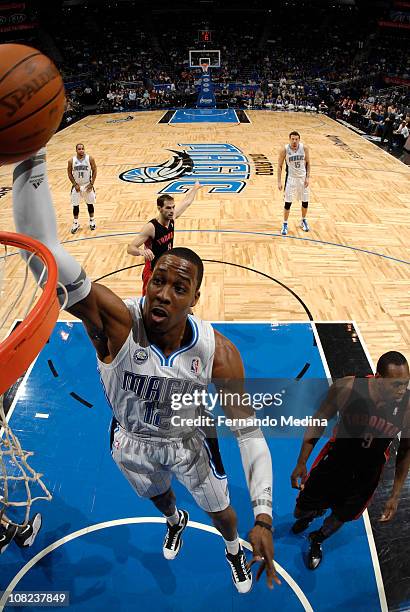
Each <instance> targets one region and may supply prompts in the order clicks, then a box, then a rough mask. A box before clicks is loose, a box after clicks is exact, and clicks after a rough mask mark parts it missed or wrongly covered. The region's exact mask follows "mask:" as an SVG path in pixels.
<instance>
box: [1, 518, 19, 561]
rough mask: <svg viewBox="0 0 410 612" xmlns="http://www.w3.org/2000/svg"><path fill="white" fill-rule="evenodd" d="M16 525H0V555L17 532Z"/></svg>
mask: <svg viewBox="0 0 410 612" xmlns="http://www.w3.org/2000/svg"><path fill="white" fill-rule="evenodd" d="M17 529H18V527H17V525H11V524H10V523H9V524H8V525H0V555H2V554H3V553H4V552H5V550H6V548H7V546H8V545H9V544H10V542H11V541H12V539H13V538H14V536H15V535H16V533H17Z"/></svg>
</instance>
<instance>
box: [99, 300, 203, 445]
mask: <svg viewBox="0 0 410 612" xmlns="http://www.w3.org/2000/svg"><path fill="white" fill-rule="evenodd" d="M143 300H144V298H133V299H130V300H125V305H126V306H127V308H128V309H129V311H130V313H131V316H132V319H133V326H132V329H131V331H130V334H129V336H128V338H127V340H126V341H125V343H124V345H123V346H122V348H121V350H120V352H119V353H118V355H117V356H116V357H115V359H114V360H113V361H112V362H111V363H109V364H106V363H103V362H101V361H100V360H99V359H98V358H97V362H98V369H99V372H100V376H101V381H102V383H103V386H104V390H105V394H106V397H107V399H108V401H109V403H110V405H111V408H112V410H113V413H114V417H115V418H116V420H117V421H118V422H119V424H120V425H121V427H122V428H123V429H125V430H126V431H127V432H130V433H132V434H137V435H140V436H142V437H149V438H167V439H170V438H171V439H172V438H173V439H181V437H182V438H183V437H187V436H189V435H191V434H192V432H193V431H194V430H195V427H192V426H189V427H188V426H186V425H181V424H180V422H181V419H185V418H194V417H195V416H199V414H200V408H199V407H198V406H195V405H194V404H192V405H190V406H184V407H182V408H181V409H180V410H178V411H176V410H175V409H172V407H171V399H172V396H173V395H175V394H180V395H184V394H190V395H192V394H193V393H194V391H195V390H198V391H202V390H206V389H207V386H208V383H209V382H210V380H211V376H212V366H213V361H214V353H215V336H214V330H213V328H212V326H211V324H210V323H208V322H206V321H202V320H200V319H197V318H196V317H195V316H193V315H189V316H188V325H190V326H191V329H192V338H191V341H190V343H189V344H188V345H187V346H183V347H181V348H179V349H177V350H176V351H174V352H173V353H172V354H171V355H169V357H165V355H163V354H162V352H161V350H160V349H159V348H158V347H157V346H155V345H154V344H150V343H149V341H148V339H147V335H146V332H145V328H144V324H143V320H142V305H143ZM175 415H178V416H180V417H181V419H178V424H176V425H173V424H172V422H171V417H172V416H175Z"/></svg>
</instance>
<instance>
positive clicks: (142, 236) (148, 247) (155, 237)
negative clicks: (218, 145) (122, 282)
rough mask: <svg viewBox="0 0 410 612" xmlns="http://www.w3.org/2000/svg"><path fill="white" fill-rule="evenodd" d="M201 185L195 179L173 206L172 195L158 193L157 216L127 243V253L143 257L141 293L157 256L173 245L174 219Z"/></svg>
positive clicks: (193, 198) (145, 289) (183, 210)
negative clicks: (178, 201)
mask: <svg viewBox="0 0 410 612" xmlns="http://www.w3.org/2000/svg"><path fill="white" fill-rule="evenodd" d="M201 187H202V185H200V184H199V182H198V181H197V182H196V183H195V185H194V186H193V187H192V189H190V190H189V191H188V193H187V195H186V196H185V198H184V199H183V200H182V202H181V204H179V205H178V206H175V202H174V198H173V197H172V196H170V195H167V194H164V195H160V196H159V197H158V198H157V207H158V212H159V215H158V217H156V218H154V219H151V220H150V221H148V223H146V224H145V225H144V227H143V228H142V230H141V232H140V233H139V234H138V235H137V236H136V238H134V240H133V241H132V242H131V243H130V244H129V245H128V247H127V253H128V254H129V255H135V256H138V255H141V256H142V257H144V259H145V266H144V269H143V271H142V295H145V294H146V291H147V284H148V281H149V279H150V278H151V275H152V271H153V269H154V267H155V264H156V263H157V261H158V259H159V257H160V256H161V255H162V254H163V253H165V252H166V251H169V250H170V249H172V247H173V245H174V220H175V219H178V217H180V216H181V215H182V213H184V212H185V211H186V209H187V208H188V206H190V205H191V204H192V202H193V201H194V200H195V196H196V194H197V192H198V190H199V189H201ZM142 245H144V246H143V248H140V247H141V246H142Z"/></svg>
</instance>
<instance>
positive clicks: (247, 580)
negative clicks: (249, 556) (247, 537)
mask: <svg viewBox="0 0 410 612" xmlns="http://www.w3.org/2000/svg"><path fill="white" fill-rule="evenodd" d="M225 556H226V560H227V561H228V563H229V565H230V566H231V574H232V580H233V583H234V585H235V586H236V588H237V589H238V592H239V593H248V592H249V591H250V590H251V588H252V572H251V570H250V569H249V567H248V564H247V562H246V557H245V552H244V550H243V548H242V546H241V545H240V544H239V551H238V552H237V553H236V555H231V554H230V553H228V551H227V550H226V549H225Z"/></svg>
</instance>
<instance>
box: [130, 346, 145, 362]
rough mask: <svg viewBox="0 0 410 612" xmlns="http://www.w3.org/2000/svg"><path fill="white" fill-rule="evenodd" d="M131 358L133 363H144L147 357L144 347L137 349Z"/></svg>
mask: <svg viewBox="0 0 410 612" xmlns="http://www.w3.org/2000/svg"><path fill="white" fill-rule="evenodd" d="M133 359H134V361H135V363H139V364H141V363H145V362H146V361H147V359H148V353H147V351H146V350H145V349H138V350H137V351H135V353H134V357H133Z"/></svg>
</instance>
